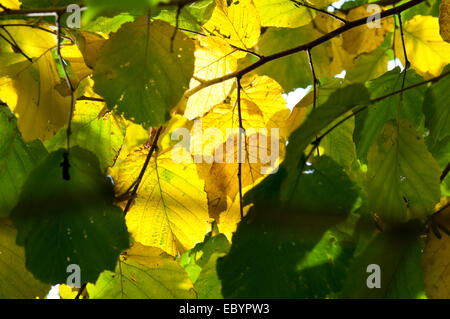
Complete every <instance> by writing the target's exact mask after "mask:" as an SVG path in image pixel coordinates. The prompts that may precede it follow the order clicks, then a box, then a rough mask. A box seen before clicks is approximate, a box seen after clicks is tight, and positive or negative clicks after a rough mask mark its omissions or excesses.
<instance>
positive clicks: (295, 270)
mask: <svg viewBox="0 0 450 319" xmlns="http://www.w3.org/2000/svg"><path fill="white" fill-rule="evenodd" d="M311 171H312V172H311V174H307V175H304V176H303V178H302V179H301V180H300V181H299V186H298V190H297V192H296V196H295V201H293V202H292V203H290V204H289V205H283V204H282V203H281V202H280V201H279V196H280V186H281V183H282V181H283V180H284V179H285V178H286V176H287V173H286V171H284V169H283V168H280V171H279V173H278V174H275V175H271V176H270V177H269V178H268V179H266V180H265V181H264V182H263V183H261V184H259V185H258V186H257V188H255V189H254V190H253V191H252V192H251V193H249V196H250V197H249V198H247V197H246V202H248V201H251V202H252V203H253V204H254V206H253V207H252V208H251V210H250V212H249V214H248V216H247V217H246V218H245V219H244V220H243V221H242V222H241V224H240V225H239V227H238V230H237V232H236V233H235V234H234V236H233V244H232V246H231V250H230V253H229V254H228V255H226V256H225V257H223V258H221V259H219V260H218V266H217V271H218V274H219V277H220V279H221V281H222V285H223V289H222V292H223V295H224V297H225V298H249V297H252V298H305V297H309V298H311V297H315V298H327V297H328V298H331V297H332V296H333V295H334V294H335V293H336V292H338V291H339V290H340V287H341V285H342V277H345V274H346V268H347V267H348V262H349V259H350V258H351V256H352V253H353V249H354V248H353V247H352V244H351V238H350V236H349V233H345V232H348V231H349V230H346V231H345V232H342V230H338V229H336V228H332V229H330V228H331V227H334V226H335V225H336V224H337V223H339V222H342V221H344V220H345V219H346V216H347V215H348V214H349V213H350V210H351V208H352V206H353V204H354V203H355V201H356V198H357V192H356V189H355V187H354V185H353V184H352V182H351V181H350V180H349V178H348V176H347V175H346V174H345V173H344V172H343V171H342V169H341V168H339V166H338V165H337V164H336V163H334V162H333V161H332V160H330V159H329V158H327V157H320V158H319V159H318V161H317V163H316V164H314V165H313V166H311ZM325 194H326V196H325ZM349 228H350V229H351V228H352V226H350V227H349ZM322 241H323V242H322ZM320 242H321V244H319V243H320ZM316 249H317V251H314V250H316ZM314 255H315V256H316V257H314Z"/></svg>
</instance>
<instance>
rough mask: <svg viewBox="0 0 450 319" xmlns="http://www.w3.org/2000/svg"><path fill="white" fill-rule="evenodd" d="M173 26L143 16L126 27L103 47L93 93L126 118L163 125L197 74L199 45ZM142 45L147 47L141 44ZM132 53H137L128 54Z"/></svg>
mask: <svg viewBox="0 0 450 319" xmlns="http://www.w3.org/2000/svg"><path fill="white" fill-rule="evenodd" d="M173 31H174V28H173V27H171V26H170V25H169V24H168V23H166V22H162V21H155V22H152V23H151V24H150V22H148V23H147V20H146V19H145V18H144V17H141V18H138V19H137V20H136V21H135V22H133V23H126V24H124V25H122V27H121V28H120V29H119V31H117V33H115V34H114V35H112V36H111V38H110V39H109V40H108V41H107V42H106V43H105V45H104V46H103V48H102V50H101V52H100V57H99V59H98V61H97V64H96V66H95V70H94V76H93V78H94V81H95V85H94V90H95V92H96V93H98V94H99V95H101V96H103V97H104V98H105V100H106V103H107V105H108V108H109V109H113V108H115V106H116V105H117V112H119V113H123V114H124V116H125V117H126V118H127V119H132V120H134V121H135V122H136V123H139V124H143V125H144V126H157V125H161V124H164V123H165V122H166V121H167V120H168V118H169V110H170V109H172V108H173V107H175V105H176V104H177V103H178V101H179V100H180V99H181V97H182V96H183V93H184V91H185V90H186V89H187V86H188V83H189V80H190V78H191V77H192V74H193V70H194V44H193V42H192V41H191V40H190V39H189V38H187V37H186V36H185V35H184V34H182V33H181V32H177V34H176V37H175V39H174V41H173V52H171V51H170V48H171V35H172V34H173ZM142 43H148V44H146V45H141V44H142ZM129 48H135V50H133V54H132V55H131V56H130V55H129Z"/></svg>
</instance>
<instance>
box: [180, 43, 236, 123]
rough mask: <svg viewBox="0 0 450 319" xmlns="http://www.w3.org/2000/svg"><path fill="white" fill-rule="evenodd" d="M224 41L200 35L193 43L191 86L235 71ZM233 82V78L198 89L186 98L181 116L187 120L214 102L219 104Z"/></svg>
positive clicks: (232, 59)
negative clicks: (192, 76)
mask: <svg viewBox="0 0 450 319" xmlns="http://www.w3.org/2000/svg"><path fill="white" fill-rule="evenodd" d="M235 51H236V49H233V48H231V47H230V46H229V45H228V44H227V43H226V42H225V41H224V40H222V39H219V38H214V37H201V38H199V40H198V42H196V50H195V70H194V76H195V78H192V79H191V82H190V84H189V87H190V88H191V89H192V88H194V87H196V86H197V85H199V84H200V82H199V81H197V79H200V80H202V81H206V80H212V79H215V78H218V77H221V76H223V75H225V74H229V73H232V72H234V71H236V70H237V59H236V57H235V56H234V55H233V54H232V53H233V52H235ZM234 83H235V81H234V80H233V79H230V80H227V81H224V82H221V83H217V84H215V85H211V86H209V87H207V88H204V89H202V90H200V91H199V92H197V93H195V94H194V95H192V96H190V97H189V99H188V100H187V104H186V110H185V112H184V116H185V117H187V118H188V119H190V120H193V119H195V118H196V117H200V116H203V115H204V114H205V113H206V112H208V111H209V110H210V109H211V108H212V107H213V106H214V105H216V104H219V103H221V102H222V101H223V100H225V98H226V97H227V95H228V93H229V92H230V90H231V88H232V87H233V84H234Z"/></svg>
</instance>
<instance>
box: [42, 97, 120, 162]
mask: <svg viewBox="0 0 450 319" xmlns="http://www.w3.org/2000/svg"><path fill="white" fill-rule="evenodd" d="M103 107H104V103H102V102H92V101H78V102H77V103H76V105H75V112H74V114H73V117H72V128H71V133H72V134H71V135H70V145H71V146H76V145H78V146H80V147H82V148H85V149H87V150H89V151H91V152H93V153H94V154H96V155H97V156H98V158H99V161H100V168H101V169H105V168H106V167H109V166H112V165H113V164H114V162H115V159H116V158H117V155H118V153H119V151H120V149H121V147H122V144H123V140H124V137H125V132H126V124H125V121H124V120H123V119H122V118H121V117H119V116H116V115H115V114H114V113H113V112H104V110H103ZM66 142H67V134H66V130H65V129H64V130H61V131H59V132H58V134H56V135H55V136H54V137H53V138H51V139H50V140H47V141H46V142H45V146H46V147H47V150H48V151H49V152H53V151H56V150H58V149H59V148H64V147H65V146H66Z"/></svg>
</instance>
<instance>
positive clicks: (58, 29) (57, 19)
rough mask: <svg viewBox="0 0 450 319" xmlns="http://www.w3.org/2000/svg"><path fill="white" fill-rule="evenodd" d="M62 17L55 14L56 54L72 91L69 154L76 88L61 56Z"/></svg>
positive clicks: (68, 137) (68, 132)
mask: <svg viewBox="0 0 450 319" xmlns="http://www.w3.org/2000/svg"><path fill="white" fill-rule="evenodd" d="M60 18H61V15H60V14H59V13H56V14H55V24H56V38H57V41H58V44H57V47H56V54H57V55H58V59H59V63H60V64H61V68H62V70H63V73H64V78H65V80H66V84H67V87H68V88H69V90H70V111H69V123H68V124H67V153H69V152H70V135H71V134H72V117H73V112H74V106H75V103H74V102H75V101H74V91H75V89H74V87H73V85H72V82H71V81H70V77H69V74H68V73H67V70H66V66H65V63H64V59H63V57H62V55H61V24H60Z"/></svg>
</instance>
